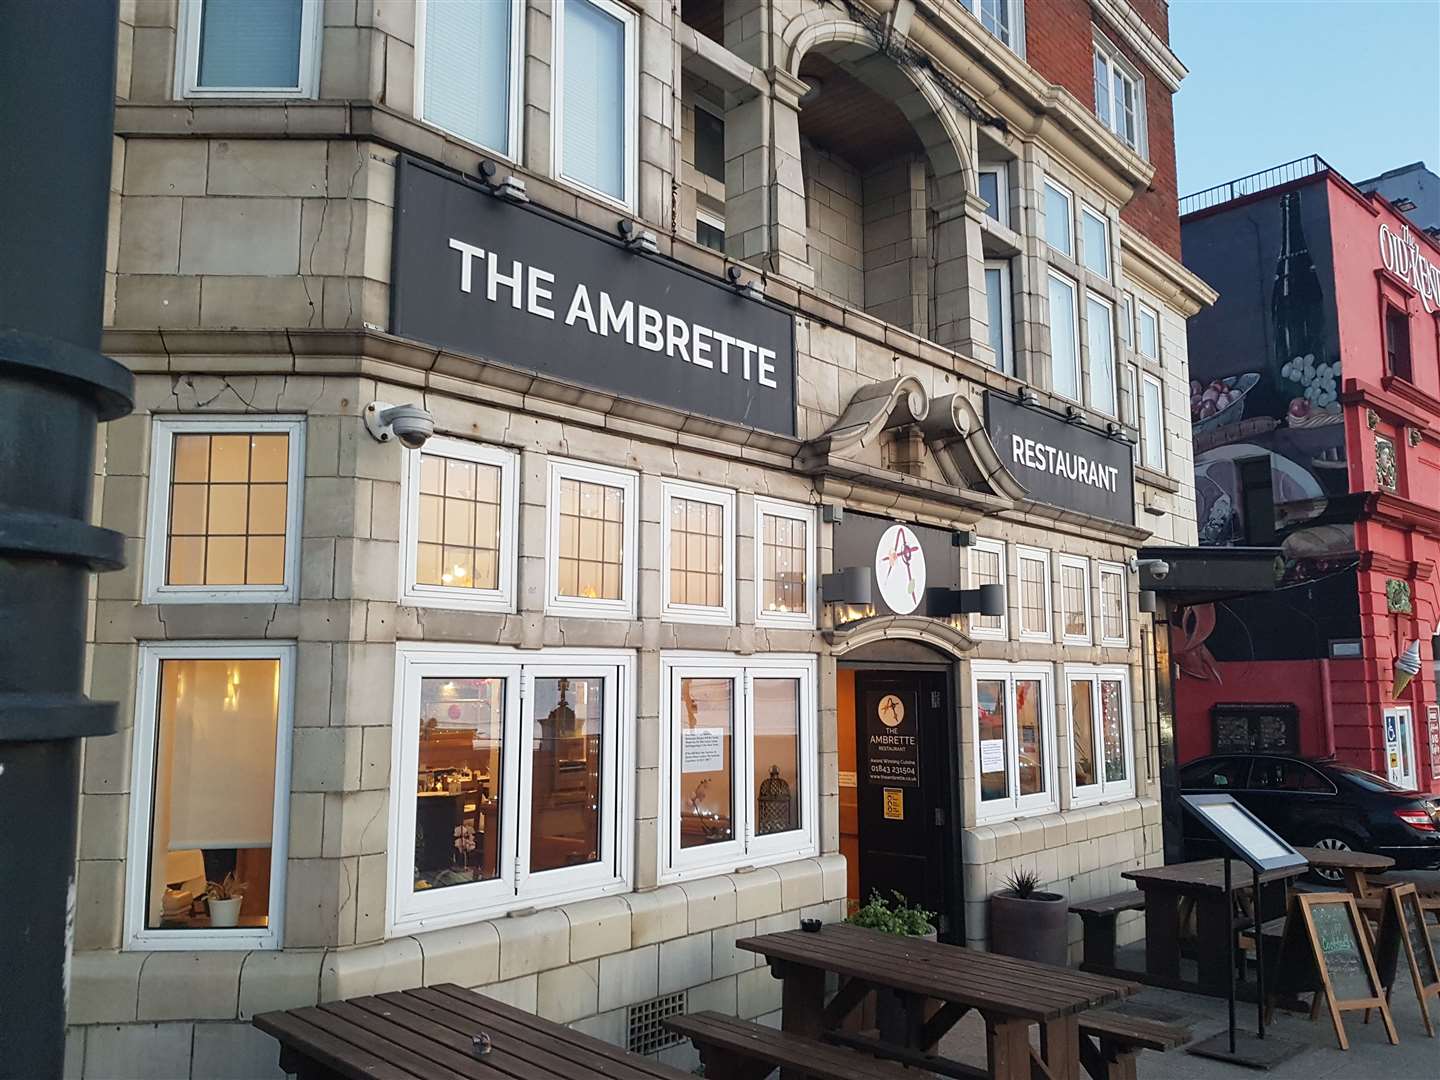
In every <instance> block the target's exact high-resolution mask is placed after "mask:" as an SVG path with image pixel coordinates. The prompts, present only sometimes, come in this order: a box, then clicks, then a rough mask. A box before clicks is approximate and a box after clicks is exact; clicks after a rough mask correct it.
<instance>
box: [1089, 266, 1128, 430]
mask: <svg viewBox="0 0 1440 1080" xmlns="http://www.w3.org/2000/svg"><path fill="white" fill-rule="evenodd" d="M1091 304H1095V305H1097V306H1098V307H1102V308H1104V309H1105V319H1104V325H1105V335H1106V337H1108V338H1109V339H1110V399H1111V400H1110V406H1109V407H1108V408H1107V407H1106V406H1105V405H1104V404H1102V403H1101V402H1100V401H1098V400H1097V398H1096V394H1095V372H1096V371H1097V370H1099V366H1100V365H1099V362H1098V360H1099V358H1098V357H1096V355H1095V352H1094V350H1093V349H1091V348H1090V335H1089V334H1088V333H1087V334H1086V335H1085V350H1086V352H1087V353H1088V354H1089V355H1088V357H1087V358H1088V360H1089V361H1090V363H1089V372H1090V380H1089V384H1088V385H1087V386H1086V391H1087V393H1086V395H1085V396H1086V400H1087V401H1089V403H1090V407H1091V408H1092V409H1094V410H1095V411H1096V412H1098V413H1104V414H1105V415H1106V416H1110V417H1114V418H1116V419H1119V417H1120V371H1119V363H1118V361H1119V354H1118V351H1117V350H1116V347H1115V308H1114V307H1113V306H1112V305H1111V303H1110V301H1109V300H1107V299H1105V298H1104V297H1103V296H1101V295H1099V294H1098V293H1093V292H1090V291H1088V290H1087V291H1086V293H1085V328H1086V330H1087V331H1088V330H1089V328H1090V324H1091V322H1092V321H1093V320H1092V319H1091V317H1090V305H1091Z"/></svg>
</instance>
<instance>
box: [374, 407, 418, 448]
mask: <svg viewBox="0 0 1440 1080" xmlns="http://www.w3.org/2000/svg"><path fill="white" fill-rule="evenodd" d="M365 430H366V431H368V432H370V434H371V435H373V436H374V437H375V438H376V439H377V440H378V441H380V442H389V441H390V440H391V439H392V438H394V439H398V440H399V441H400V445H401V446H403V447H405V449H407V450H419V449H420V447H422V446H424V445H425V444H426V443H427V442H429V441H430V436H431V435H434V434H435V417H434V416H432V415H431V414H430V410H429V409H422V408H421V407H420V406H419V405H387V404H385V402H383V401H372V402H371V403H370V404H369V405H367V406H365Z"/></svg>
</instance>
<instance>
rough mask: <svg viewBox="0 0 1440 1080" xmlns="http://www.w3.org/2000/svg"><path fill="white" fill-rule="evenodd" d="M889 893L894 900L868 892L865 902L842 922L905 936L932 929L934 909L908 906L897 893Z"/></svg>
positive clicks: (922, 933) (920, 934)
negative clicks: (867, 899)
mask: <svg viewBox="0 0 1440 1080" xmlns="http://www.w3.org/2000/svg"><path fill="white" fill-rule="evenodd" d="M892 895H893V896H894V900H886V899H885V898H884V897H883V896H881V895H880V894H879V892H872V893H871V894H870V901H869V903H867V904H865V905H864V906H863V907H861V908H859V909H858V910H857V911H856V912H855V914H854V915H851V916H850V917H849V918H848V919H846V920H845V921H846V922H847V923H850V924H851V925H852V926H863V927H865V928H866V929H867V930H879V931H881V932H883V933H886V934H901V935H903V936H906V937H923V936H924V935H925V934H928V933H930V931H932V930H934V929H935V912H933V911H926V910H925V909H924V908H922V907H912V906H911V905H910V902H909V901H908V900H906V899H905V897H904V896H902V895H901V894H900V893H898V892H896V893H893V894H892Z"/></svg>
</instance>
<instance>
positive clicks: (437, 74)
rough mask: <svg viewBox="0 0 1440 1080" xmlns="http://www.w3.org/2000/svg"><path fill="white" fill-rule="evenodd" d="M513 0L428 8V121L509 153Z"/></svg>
mask: <svg viewBox="0 0 1440 1080" xmlns="http://www.w3.org/2000/svg"><path fill="white" fill-rule="evenodd" d="M510 16H511V4H510V0H486V2H484V3H453V2H452V3H431V4H427V5H426V7H425V119H426V120H428V121H430V122H431V123H432V124H436V125H438V126H440V127H443V128H444V129H445V130H447V131H452V132H454V133H455V134H456V135H459V136H460V137H461V138H462V139H468V140H470V141H471V142H473V143H479V144H480V145H481V146H488V147H490V148H491V149H493V150H496V151H498V152H500V153H502V154H507V155H508V154H509V153H510Z"/></svg>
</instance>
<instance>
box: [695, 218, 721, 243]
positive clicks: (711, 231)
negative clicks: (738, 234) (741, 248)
mask: <svg viewBox="0 0 1440 1080" xmlns="http://www.w3.org/2000/svg"><path fill="white" fill-rule="evenodd" d="M695 240H696V242H697V243H698V244H700V245H701V246H702V247H708V248H709V249H710V250H711V251H724V250H725V230H724V229H718V228H716V227H715V226H714V225H711V224H710V222H708V221H706V220H705V219H704V218H696V219H695Z"/></svg>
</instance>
